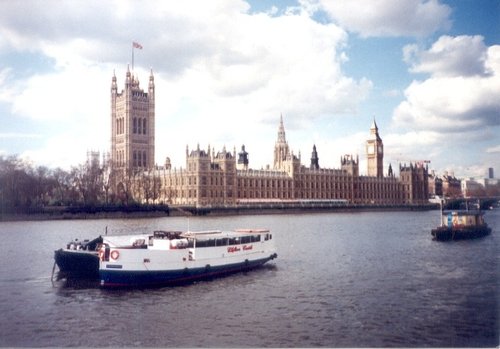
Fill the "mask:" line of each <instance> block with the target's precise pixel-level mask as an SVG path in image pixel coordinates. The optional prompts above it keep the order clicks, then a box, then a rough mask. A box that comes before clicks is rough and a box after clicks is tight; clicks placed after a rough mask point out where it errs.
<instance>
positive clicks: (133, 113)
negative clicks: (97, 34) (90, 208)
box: [110, 69, 429, 207]
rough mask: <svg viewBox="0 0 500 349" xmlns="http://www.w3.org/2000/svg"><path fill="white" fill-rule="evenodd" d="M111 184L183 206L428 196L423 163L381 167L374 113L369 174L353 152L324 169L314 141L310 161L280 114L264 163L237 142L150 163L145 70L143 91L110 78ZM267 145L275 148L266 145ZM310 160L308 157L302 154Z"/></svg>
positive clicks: (151, 110)
mask: <svg viewBox="0 0 500 349" xmlns="http://www.w3.org/2000/svg"><path fill="white" fill-rule="evenodd" d="M111 123H112V127H111V154H110V155H111V158H110V169H111V171H110V173H111V174H112V175H111V183H112V184H111V188H112V190H113V191H114V192H115V193H116V195H117V196H118V197H123V196H128V197H129V198H132V199H133V200H135V201H138V202H148V203H153V202H154V203H164V204H168V205H179V206H189V207H238V206H239V205H257V204H258V205H261V204H263V203H277V202H278V203H288V202H290V203H293V202H309V203H311V202H312V203H314V202H317V203H347V204H360V205H382V206H383V205H419V204H424V203H427V202H428V199H429V194H428V183H427V181H428V168H427V167H426V166H423V164H418V163H416V164H409V165H406V164H405V165H401V164H400V165H399V176H396V174H395V172H394V170H393V169H392V167H391V165H389V168H388V170H387V173H384V167H383V159H384V145H383V141H382V138H381V137H380V134H379V130H378V127H377V124H376V122H375V120H373V123H372V125H371V128H370V134H369V136H368V137H367V140H366V156H367V160H368V161H367V163H368V168H367V175H366V176H361V175H359V157H358V156H356V157H353V156H350V155H345V156H342V157H341V158H340V168H337V169H328V168H322V167H320V164H319V156H318V150H317V149H316V146H313V147H312V152H311V158H310V163H309V165H304V164H302V159H301V156H300V155H299V156H297V155H295V154H294V153H293V152H292V151H291V150H290V147H289V145H288V142H287V140H286V133H285V127H284V122H283V118H282V117H280V120H279V125H278V132H277V138H276V142H275V145H274V161H273V164H272V166H269V168H268V169H260V170H256V169H252V168H250V166H249V165H250V164H249V160H248V159H249V156H248V155H249V154H248V152H247V151H246V149H245V146H244V145H243V146H242V147H241V150H240V151H239V152H237V151H236V149H235V148H234V149H233V150H232V151H228V150H227V149H226V148H223V149H221V150H218V151H216V150H215V149H211V148H210V146H209V147H208V148H207V149H201V148H200V147H199V146H197V147H196V148H194V149H189V148H188V147H186V164H185V167H184V168H180V169H173V168H172V167H171V165H170V161H169V160H168V159H167V160H166V163H165V165H164V166H155V163H154V156H155V143H154V142H155V83H154V76H153V72H152V71H151V73H150V76H149V81H148V88H147V91H145V90H144V89H142V88H141V87H140V84H139V80H138V78H137V77H136V76H134V74H133V73H131V72H130V70H129V69H127V72H126V76H125V88H124V89H123V90H122V91H121V92H118V86H117V81H116V76H115V75H113V77H112V82H111ZM270 151H273V150H272V149H270ZM308 160H309V159H308Z"/></svg>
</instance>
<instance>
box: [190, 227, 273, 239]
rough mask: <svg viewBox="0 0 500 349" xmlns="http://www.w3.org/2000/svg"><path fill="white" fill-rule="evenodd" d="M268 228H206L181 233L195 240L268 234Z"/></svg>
mask: <svg viewBox="0 0 500 349" xmlns="http://www.w3.org/2000/svg"><path fill="white" fill-rule="evenodd" d="M268 233H269V229H236V230H234V231H221V230H206V231H187V232H185V233H182V234H181V236H182V237H184V238H194V239H197V240H208V239H219V238H239V237H241V236H245V235H258V234H268Z"/></svg>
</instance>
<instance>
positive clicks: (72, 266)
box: [54, 249, 99, 279]
mask: <svg viewBox="0 0 500 349" xmlns="http://www.w3.org/2000/svg"><path fill="white" fill-rule="evenodd" d="M54 260H55V262H56V264H57V266H58V267H59V276H60V277H73V278H91V279H94V278H95V279H98V278H99V255H98V253H97V252H95V251H75V250H65V249H59V250H56V251H55V252H54Z"/></svg>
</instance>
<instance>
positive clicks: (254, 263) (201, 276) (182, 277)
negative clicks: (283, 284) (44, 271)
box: [99, 253, 277, 288]
mask: <svg viewBox="0 0 500 349" xmlns="http://www.w3.org/2000/svg"><path fill="white" fill-rule="evenodd" d="M276 257H277V254H276V253H273V254H272V255H270V256H268V257H266V258H261V259H255V260H245V261H243V262H239V263H233V264H225V265H218V266H212V265H209V264H207V265H205V266H204V267H195V268H184V269H176V270H155V271H144V270H140V271H137V270H120V269H118V268H110V269H101V270H100V271H99V277H100V279H101V281H100V282H101V287H104V288H113V287H155V286H169V285H179V284H185V283H190V282H194V281H198V280H206V279H212V278H215V277H220V276H225V275H229V274H233V273H237V272H242V271H248V270H251V269H254V268H257V267H260V266H261V265H263V264H264V263H266V262H268V261H270V260H272V259H274V258H276Z"/></svg>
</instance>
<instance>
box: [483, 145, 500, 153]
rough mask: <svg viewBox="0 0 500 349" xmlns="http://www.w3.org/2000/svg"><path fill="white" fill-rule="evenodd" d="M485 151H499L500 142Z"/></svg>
mask: <svg viewBox="0 0 500 349" xmlns="http://www.w3.org/2000/svg"><path fill="white" fill-rule="evenodd" d="M486 152H487V153H500V144H499V145H497V146H494V147H490V148H488V149H486Z"/></svg>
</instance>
